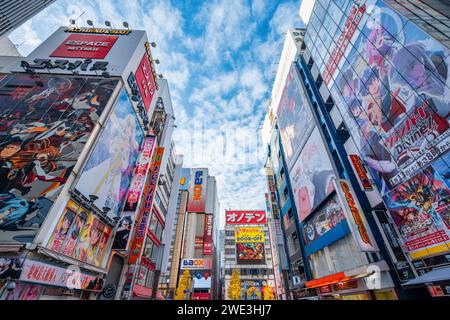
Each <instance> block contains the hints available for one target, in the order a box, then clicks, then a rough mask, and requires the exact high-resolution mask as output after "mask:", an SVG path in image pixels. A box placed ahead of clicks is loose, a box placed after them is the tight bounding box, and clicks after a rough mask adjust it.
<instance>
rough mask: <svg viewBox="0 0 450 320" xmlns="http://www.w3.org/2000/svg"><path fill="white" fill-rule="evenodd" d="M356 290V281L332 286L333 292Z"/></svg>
mask: <svg viewBox="0 0 450 320" xmlns="http://www.w3.org/2000/svg"><path fill="white" fill-rule="evenodd" d="M356 288H358V280H351V281H347V282H342V283H336V284H335V285H334V290H336V291H339V290H349V289H356Z"/></svg>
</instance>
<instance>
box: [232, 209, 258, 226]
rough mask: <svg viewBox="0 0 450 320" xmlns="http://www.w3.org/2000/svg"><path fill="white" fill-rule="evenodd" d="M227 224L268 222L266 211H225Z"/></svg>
mask: <svg viewBox="0 0 450 320" xmlns="http://www.w3.org/2000/svg"><path fill="white" fill-rule="evenodd" d="M225 223H226V224H266V223H267V220H266V212H265V211H254V210H239V211H236V210H231V211H225Z"/></svg>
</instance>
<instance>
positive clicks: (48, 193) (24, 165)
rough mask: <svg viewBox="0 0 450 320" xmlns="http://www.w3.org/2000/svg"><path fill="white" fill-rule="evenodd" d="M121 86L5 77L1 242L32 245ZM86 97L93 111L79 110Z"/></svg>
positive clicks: (0, 131) (1, 84)
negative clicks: (30, 243)
mask: <svg viewBox="0 0 450 320" xmlns="http://www.w3.org/2000/svg"><path fill="white" fill-rule="evenodd" d="M117 84H118V81H117V80H110V79H107V80H99V79H94V78H87V79H86V78H73V77H63V76H55V75H37V76H34V77H32V76H30V75H24V74H21V75H17V74H7V75H2V80H0V90H1V91H2V94H1V95H0V107H1V109H0V115H1V120H0V242H2V243H5V242H6V243H17V242H20V243H22V242H32V241H33V239H34V237H35V235H36V233H37V231H38V230H39V228H40V227H41V225H42V223H43V222H44V220H45V218H46V216H47V214H48V211H49V210H50V208H51V207H52V205H53V202H54V201H55V200H56V198H57V197H58V195H59V193H60V191H61V189H62V188H63V187H64V184H65V182H66V181H67V178H68V177H69V175H70V173H71V171H72V169H73V167H74V166H75V163H76V161H77V160H78V157H79V155H80V153H81V151H82V149H83V147H84V145H85V143H86V141H87V140H88V138H89V135H90V133H91V132H92V130H93V129H94V126H95V125H96V121H97V119H98V118H99V117H100V115H101V114H102V112H103V109H104V108H105V106H106V104H107V102H108V101H109V99H110V98H111V95H112V93H113V91H114V89H115V87H116V86H117ZM86 96H91V102H92V101H94V102H92V103H91V105H90V108H84V107H80V106H79V104H80V102H79V101H84V99H86V98H85V97H86ZM94 97H95V98H94ZM66 222H67V223H68V222H69V221H66Z"/></svg>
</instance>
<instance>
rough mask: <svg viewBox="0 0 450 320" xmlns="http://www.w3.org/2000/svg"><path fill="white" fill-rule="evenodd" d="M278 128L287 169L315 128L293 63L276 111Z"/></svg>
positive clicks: (305, 95)
mask: <svg viewBox="0 0 450 320" xmlns="http://www.w3.org/2000/svg"><path fill="white" fill-rule="evenodd" d="M277 118H278V126H279V130H280V136H281V141H282V145H283V151H284V155H285V157H286V163H287V165H288V168H291V167H292V165H293V164H294V160H295V159H296V157H297V155H298V151H299V150H301V149H302V147H303V145H304V144H305V142H306V138H307V137H308V136H309V134H310V132H311V131H312V130H313V128H314V126H315V122H314V118H313V115H312V112H311V109H310V107H309V102H308V100H307V94H306V92H305V91H304V90H303V87H302V85H301V83H300V80H299V78H298V73H297V67H296V66H295V63H293V64H292V65H291V69H290V70H289V73H288V75H287V78H286V84H285V87H284V90H283V93H282V96H281V99H280V105H279V107H278V110H277Z"/></svg>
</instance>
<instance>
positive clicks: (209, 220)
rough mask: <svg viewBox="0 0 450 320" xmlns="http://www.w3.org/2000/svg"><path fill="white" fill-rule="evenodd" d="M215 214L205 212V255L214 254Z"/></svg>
mask: <svg viewBox="0 0 450 320" xmlns="http://www.w3.org/2000/svg"><path fill="white" fill-rule="evenodd" d="M212 233H213V215H212V214H205V232H204V235H203V255H212V243H213V234H212Z"/></svg>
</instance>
